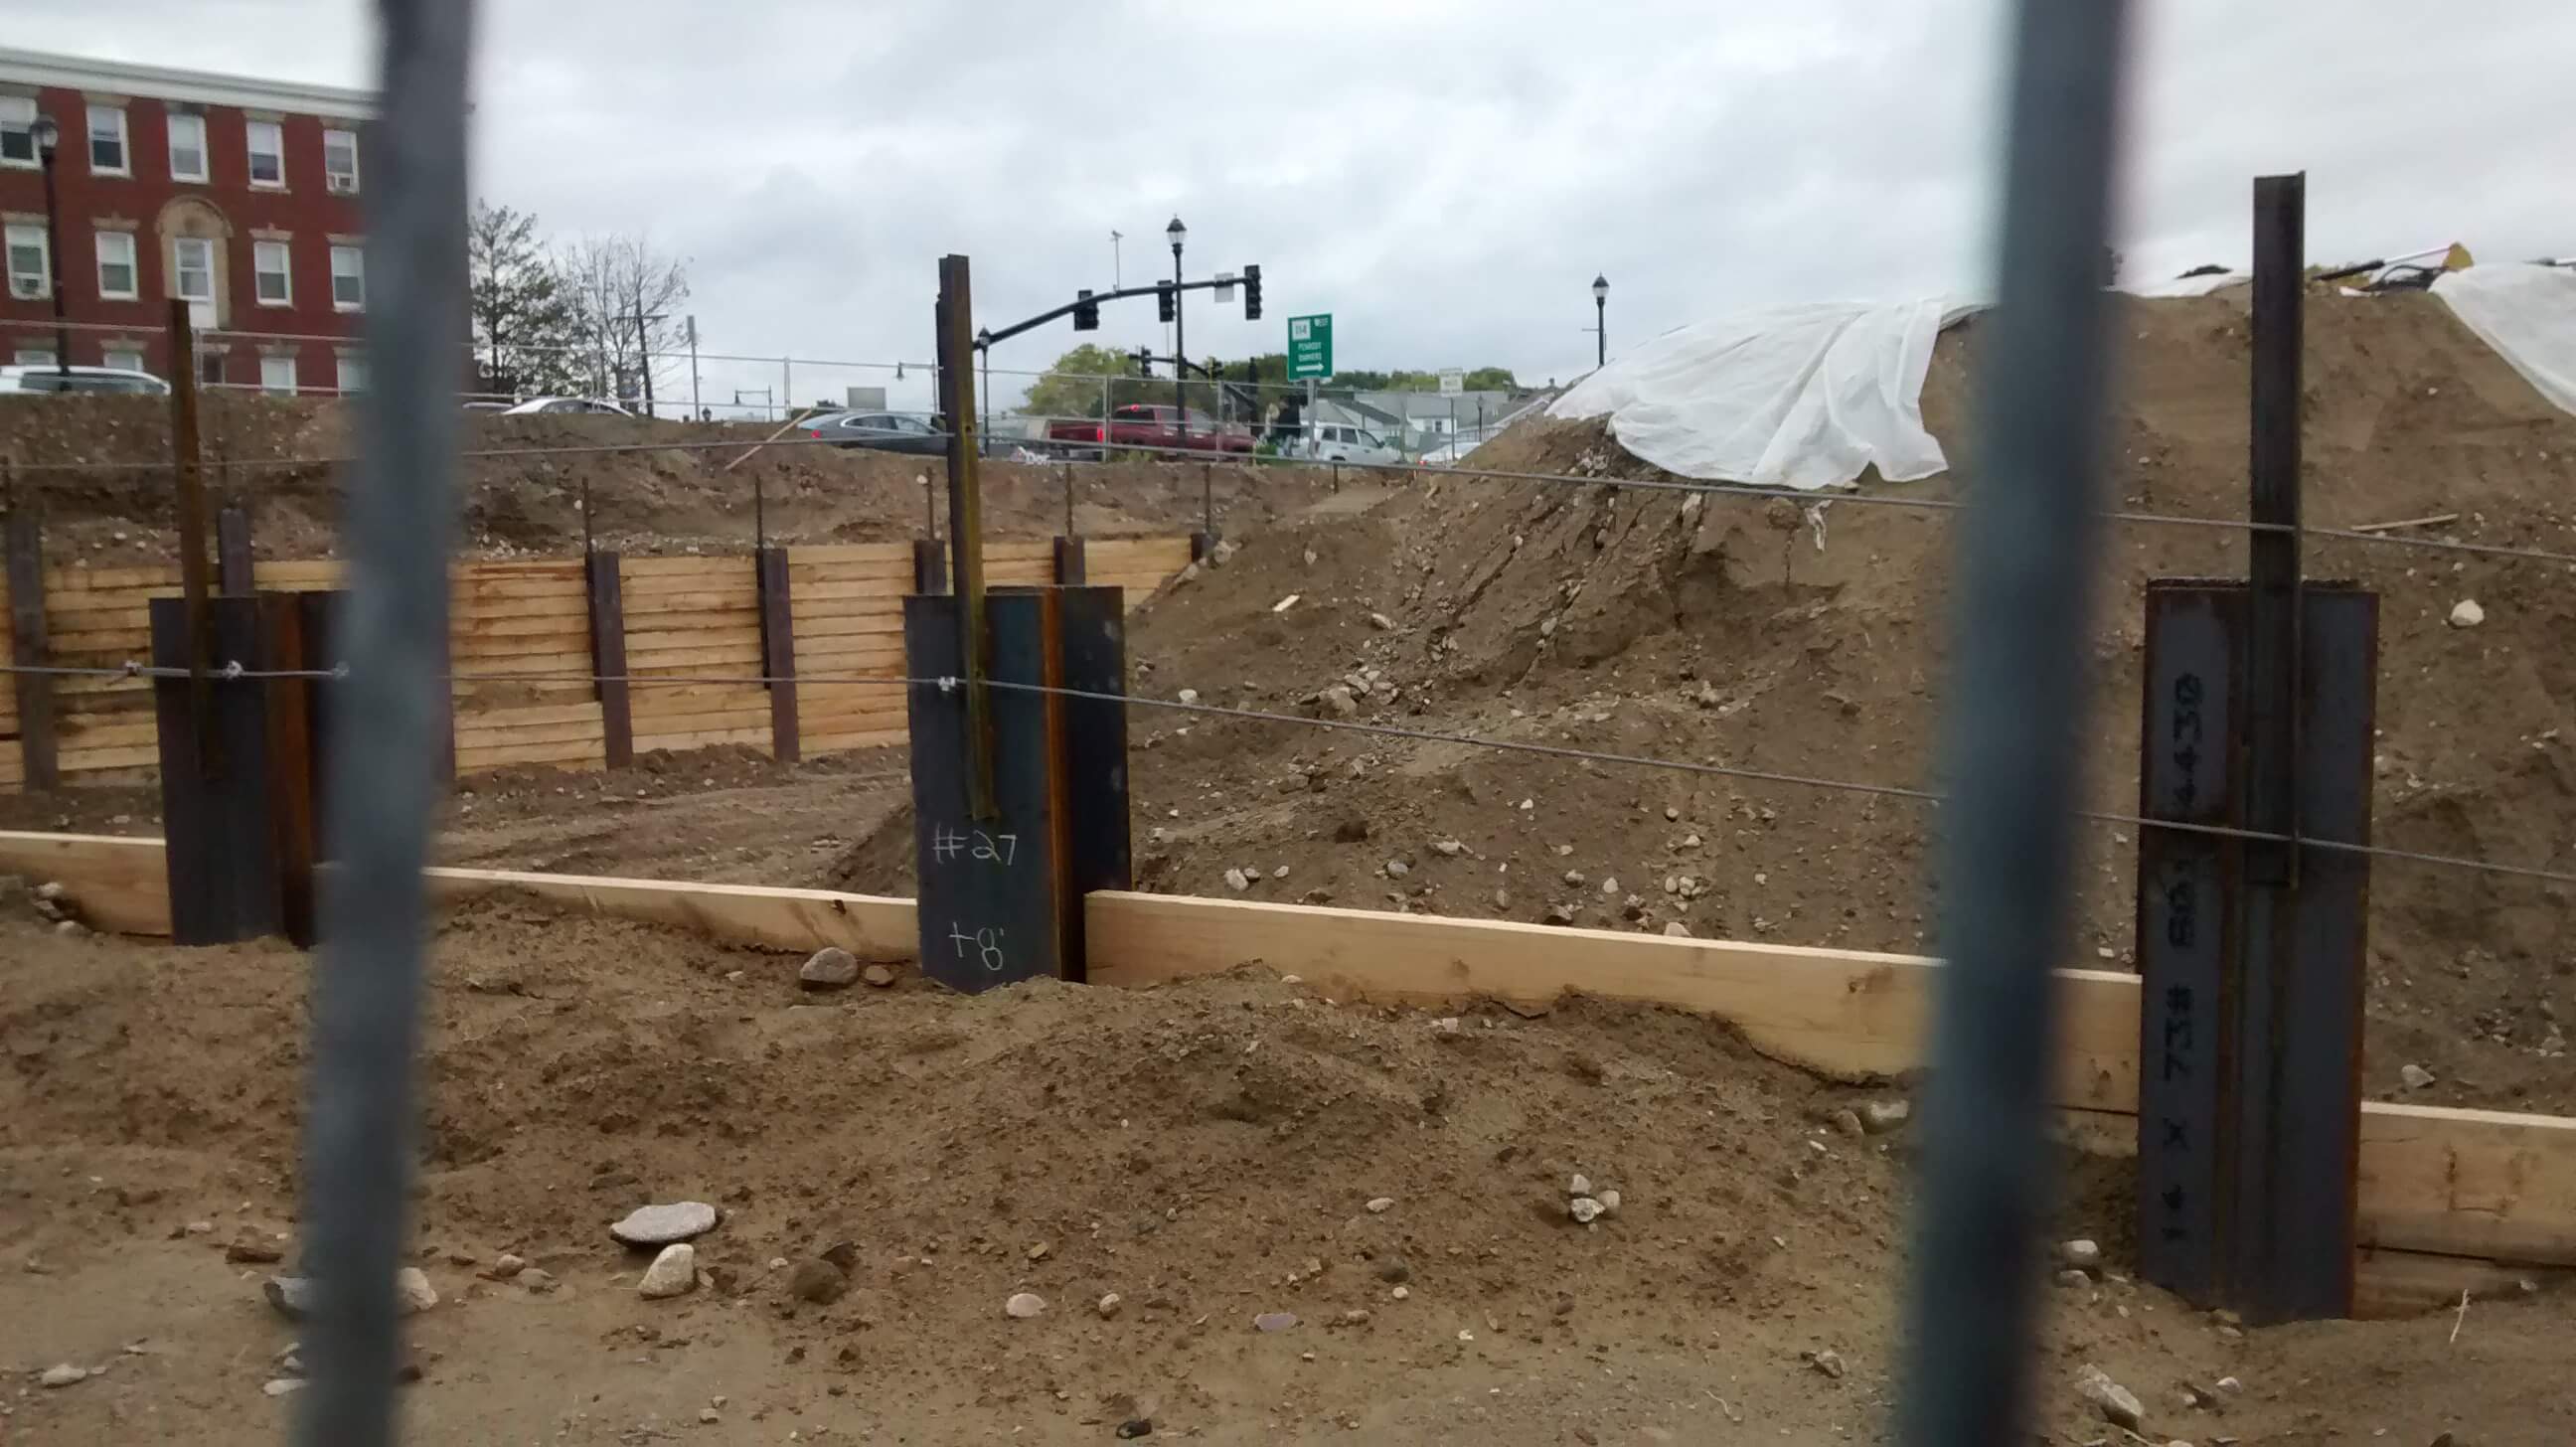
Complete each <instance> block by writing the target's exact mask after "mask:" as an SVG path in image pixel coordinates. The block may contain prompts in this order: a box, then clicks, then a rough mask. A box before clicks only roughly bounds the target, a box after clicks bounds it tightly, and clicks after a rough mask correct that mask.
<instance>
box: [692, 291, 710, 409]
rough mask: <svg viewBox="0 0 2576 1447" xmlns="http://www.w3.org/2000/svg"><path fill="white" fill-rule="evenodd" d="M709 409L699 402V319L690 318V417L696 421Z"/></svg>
mask: <svg viewBox="0 0 2576 1447" xmlns="http://www.w3.org/2000/svg"><path fill="white" fill-rule="evenodd" d="M706 410H707V409H706V408H705V407H703V406H701V405H699V402H698V319H697V318H696V317H694V316H692V317H690V318H689V419H690V420H691V421H695V420H697V418H698V415H699V414H700V413H702V412H704V411H706Z"/></svg>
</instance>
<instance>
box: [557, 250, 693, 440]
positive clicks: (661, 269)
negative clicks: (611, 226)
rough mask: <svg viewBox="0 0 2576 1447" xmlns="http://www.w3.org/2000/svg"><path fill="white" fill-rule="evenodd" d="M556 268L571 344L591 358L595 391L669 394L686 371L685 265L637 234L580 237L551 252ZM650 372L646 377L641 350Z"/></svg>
mask: <svg viewBox="0 0 2576 1447" xmlns="http://www.w3.org/2000/svg"><path fill="white" fill-rule="evenodd" d="M554 272H555V277H556V280H557V282H558V283H559V284H560V285H561V286H562V288H563V291H564V295H565V298H566V300H567V301H568V302H569V304H570V306H571V310H572V331H573V339H574V343H575V344H576V345H577V346H579V347H580V348H581V350H582V354H583V357H582V359H583V360H586V361H587V362H588V363H589V366H590V371H591V385H592V390H593V392H594V393H595V395H598V396H603V397H606V396H616V397H621V398H631V399H633V400H635V401H638V402H641V401H642V400H643V399H644V396H645V394H646V392H648V391H650V392H653V393H655V394H656V395H665V396H666V395H669V394H670V393H671V392H672V391H673V390H674V388H673V386H672V384H673V383H674V382H676V381H678V379H679V378H681V377H683V376H686V375H687V373H686V370H685V368H684V366H683V364H681V362H680V360H679V358H680V354H681V353H682V352H683V351H684V350H685V349H686V347H687V345H688V330H687V326H686V323H685V321H684V319H683V318H682V317H681V315H680V304H681V303H682V302H685V301H687V300H688V299H689V264H688V262H687V261H685V260H680V259H677V258H673V257H670V256H666V255H664V254H663V253H661V252H660V251H658V250H656V249H654V246H653V243H652V242H651V241H650V240H649V239H647V238H645V237H642V236H619V235H614V234H612V235H608V236H584V237H582V238H580V239H579V240H577V241H574V242H572V243H570V244H568V245H566V246H565V247H564V248H563V249H562V250H561V251H559V252H558V253H556V256H555V262H554ZM648 350H649V351H650V353H651V362H652V367H653V376H652V378H651V380H650V381H649V382H648V381H647V379H646V378H645V376H644V371H643V369H644V363H645V361H646V352H647V351H648Z"/></svg>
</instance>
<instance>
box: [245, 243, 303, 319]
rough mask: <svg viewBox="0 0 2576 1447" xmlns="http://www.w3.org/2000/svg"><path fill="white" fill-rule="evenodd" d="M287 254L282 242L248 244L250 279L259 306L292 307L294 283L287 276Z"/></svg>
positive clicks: (284, 244) (293, 302)
mask: <svg viewBox="0 0 2576 1447" xmlns="http://www.w3.org/2000/svg"><path fill="white" fill-rule="evenodd" d="M287 260H288V253H287V249H286V243H285V242H283V241H254V242H252V243H251V244H250V269H251V278H252V280H253V282H255V283H256V285H257V291H258V296H259V304H260V305H261V306H293V305H294V304H295V282H294V279H293V278H292V277H290V276H289V275H287Z"/></svg>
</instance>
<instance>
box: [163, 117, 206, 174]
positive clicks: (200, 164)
mask: <svg viewBox="0 0 2576 1447" xmlns="http://www.w3.org/2000/svg"><path fill="white" fill-rule="evenodd" d="M169 121H170V126H169V130H170V179H171V180H173V181H187V182H191V183H193V184H195V185H199V186H203V185H205V184H206V183H207V182H208V181H211V180H212V179H214V172H215V158H214V156H213V154H212V151H211V146H210V143H209V140H208V136H207V127H206V118H205V117H204V116H202V115H199V114H196V113H195V112H193V111H172V112H170V116H169ZM183 124H188V125H194V126H195V127H196V128H197V143H196V145H195V146H194V147H192V148H191V149H193V150H195V151H196V153H197V169H196V171H195V172H194V173H191V172H187V171H182V170H180V169H179V150H180V146H179V127H180V126H181V125H183Z"/></svg>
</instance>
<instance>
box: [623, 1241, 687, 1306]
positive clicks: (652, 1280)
mask: <svg viewBox="0 0 2576 1447" xmlns="http://www.w3.org/2000/svg"><path fill="white" fill-rule="evenodd" d="M697 1284H698V1249H697V1248H696V1247H694V1246H691V1245H689V1244H688V1243H687V1242H685V1241H682V1242H676V1243H674V1244H672V1245H669V1246H665V1247H663V1248H662V1254H661V1255H659V1256H656V1257H654V1258H653V1264H652V1265H650V1266H647V1267H645V1268H644V1279H643V1280H641V1281H639V1282H637V1283H635V1290H636V1293H637V1294H638V1295H640V1296H642V1297H643V1298H644V1299H645V1300H647V1301H662V1300H665V1299H667V1298H670V1297H674V1296H686V1295H687V1294H688V1293H689V1292H690V1291H691V1290H693V1289H695V1288H696V1286H697Z"/></svg>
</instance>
